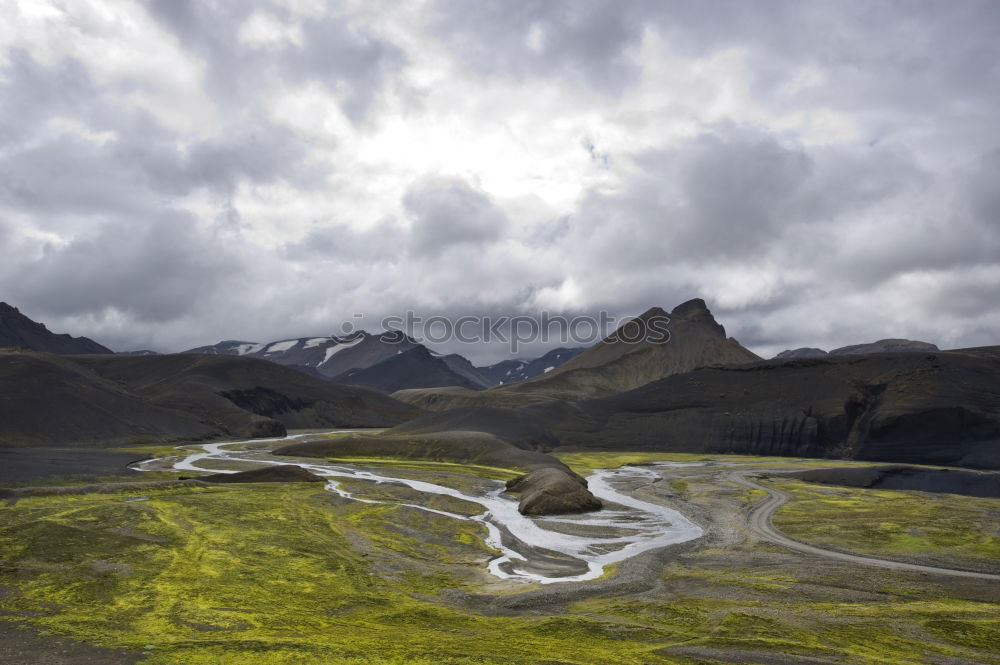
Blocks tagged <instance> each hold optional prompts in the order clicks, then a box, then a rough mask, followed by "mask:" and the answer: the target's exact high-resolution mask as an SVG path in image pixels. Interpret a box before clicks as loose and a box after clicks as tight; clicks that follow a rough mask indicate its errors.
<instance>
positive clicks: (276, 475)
mask: <svg viewBox="0 0 1000 665" xmlns="http://www.w3.org/2000/svg"><path fill="white" fill-rule="evenodd" d="M196 480H200V481H202V482H206V483H325V482H326V480H324V479H323V478H322V477H321V476H317V475H316V474H315V473H313V472H312V471H309V470H308V469H303V468H302V467H301V466H296V465H294V464H274V465H271V466H265V467H262V468H260V469H251V470H249V471H239V472H237V473H213V474H211V475H208V476H198V477H197V479H196Z"/></svg>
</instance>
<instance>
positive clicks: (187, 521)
mask: <svg viewBox="0 0 1000 665" xmlns="http://www.w3.org/2000/svg"><path fill="white" fill-rule="evenodd" d="M130 498H133V499H134V498H144V499H145V500H142V501H127V499H130ZM0 524H2V525H3V527H2V529H0V556H2V559H3V566H2V568H0V584H5V585H11V586H14V587H16V588H18V589H19V590H20V592H21V593H20V594H11V595H8V596H7V597H5V598H4V599H3V600H2V601H0V609H2V610H3V611H4V612H5V613H8V616H7V619H8V620H18V621H25V622H30V623H31V624H33V625H34V626H36V627H39V628H42V629H45V630H48V631H51V632H54V633H58V634H64V635H68V636H70V637H73V638H77V639H80V640H83V641H86V642H89V643H92V644H97V645H105V646H112V647H116V648H132V649H138V650H145V651H146V653H147V657H146V658H145V660H144V661H143V662H144V663H147V664H149V665H167V664H173V665H179V664H181V663H185V664H187V665H201V664H205V665H208V664H211V665H225V664H227V663H239V664H240V665H256V664H261V665H264V664H266V665H276V664H285V663H288V664H293V663H294V664H295V665H303V664H305V665H308V664H311V663H316V664H319V663H323V664H326V663H347V664H354V663H366V664H375V663H380V664H381V663H389V664H391V663H427V664H430V663H480V664H488V663H498V664H500V663H505V664H507V663H509V664H521V663H523V664H525V665H527V664H528V663H537V662H539V660H562V661H564V662H577V663H594V664H595V665H596V664H601V663H607V664H609V665H610V664H622V663H624V664H628V663H634V664H636V665H638V664H640V663H647V662H666V661H662V660H659V659H657V658H655V657H652V656H650V654H649V651H650V650H651V649H652V648H654V647H655V646H656V645H655V644H650V643H648V642H646V641H645V640H640V641H637V642H633V643H628V644H622V643H620V642H617V641H612V640H615V639H616V638H618V637H621V636H630V635H631V634H632V632H633V631H631V629H630V628H628V627H624V628H622V629H621V630H617V629H616V628H614V627H613V626H611V625H607V624H606V622H603V621H596V620H593V619H586V618H582V617H581V618H577V619H574V629H573V630H570V631H562V630H558V628H559V625H560V624H559V621H560V620H551V619H539V618H516V617H484V616H478V615H476V614H474V613H470V612H467V611H462V610H460V609H454V608H451V607H448V606H446V605H445V604H444V603H442V602H441V601H439V600H437V596H436V594H437V592H438V591H439V590H441V589H442V588H448V587H461V586H463V585H469V584H476V583H479V582H482V581H484V580H483V568H484V566H485V561H486V559H487V558H488V557H489V556H490V555H491V552H490V551H489V550H487V549H486V548H485V547H484V546H483V544H482V542H483V536H484V535H485V530H484V529H483V527H481V526H480V525H478V524H475V523H472V522H466V521H460V520H454V519H449V518H447V517H443V516H437V515H433V514H430V513H427V512H426V511H420V510H416V509H412V508H405V507H400V506H392V505H371V504H362V503H354V502H339V501H334V500H332V499H331V496H330V495H329V494H325V493H323V492H317V490H316V488H315V486H307V485H300V484H296V485H259V486H240V487H237V486H230V487H219V488H177V489H171V490H158V491H156V492H150V493H147V494H144V495H142V496H141V497H138V496H129V495H86V496H70V497H40V498H31V499H24V500H21V501H19V502H18V503H17V504H16V505H14V506H4V507H2V508H0ZM650 637H656V635H654V634H652V633H651V634H650Z"/></svg>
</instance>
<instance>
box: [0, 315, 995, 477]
mask: <svg viewBox="0 0 1000 665" xmlns="http://www.w3.org/2000/svg"><path fill="white" fill-rule="evenodd" d="M668 320H669V325H668V326H667V330H668V331H669V336H664V335H662V334H659V333H661V332H663V328H662V325H663V324H664V323H665V322H667V321H668ZM0 324H2V326H3V327H2V328H0V330H2V332H3V335H4V337H3V338H2V339H3V340H4V343H6V344H7V345H8V346H15V347H22V348H23V347H26V346H31V345H38V346H42V347H46V348H47V349H67V348H74V349H75V348H82V349H84V350H85V351H86V352H88V353H90V355H57V354H56V353H53V352H34V351H25V350H19V349H7V350H4V351H0V360H2V362H0V398H2V399H0V446H108V445H116V444H121V443H125V442H138V441H169V440H179V439H180V440H199V439H211V438H216V437H221V436H234V437H235V436H238V437H259V436H277V435H280V434H281V433H283V432H284V431H285V430H286V428H318V427H339V426H346V427H364V426H390V425H397V426H396V427H394V428H393V429H392V430H390V431H388V432H386V433H384V434H380V435H363V436H362V435H359V436H357V437H353V438H351V437H346V438H343V439H341V438H338V439H337V440H335V441H334V440H329V441H323V442H320V443H317V444H315V445H314V446H313V447H312V448H310V451H309V454H316V455H321V456H322V455H330V454H334V452H336V451H337V450H339V451H341V452H343V451H344V450H351V451H354V452H355V453H357V454H393V455H404V456H405V455H416V456H424V457H430V458H433V459H451V460H454V461H472V462H476V463H488V464H497V465H501V466H503V465H507V464H510V465H512V468H526V469H530V468H536V467H539V466H548V467H553V465H555V467H558V468H563V467H561V465H559V463H558V462H557V461H556V460H555V459H554V458H551V457H550V456H549V455H547V454H546V453H547V452H548V451H551V450H558V449H560V448H563V447H569V446H572V447H579V448H584V449H592V450H611V451H629V450H660V451H686V452H711V453H749V454H757V455H793V456H812V457H847V458H856V459H867V460H879V461H892V462H914V463H931V464H955V465H965V466H980V467H988V468H997V467H1000V364H998V363H1000V347H984V348H979V349H964V350H957V351H938V350H937V347H935V346H934V345H931V344H928V343H925V342H914V341H910V340H898V339H887V340H880V341H878V342H874V343H872V344H866V345H855V346H852V347H843V348H841V349H835V350H834V351H832V352H830V353H826V352H824V351H822V350H817V349H798V350H795V351H790V352H788V354H786V355H785V356H784V357H781V358H777V359H773V360H768V361H763V360H761V359H760V358H758V357H757V356H756V355H755V354H754V353H752V352H751V351H749V350H748V349H746V348H744V347H743V346H741V345H740V344H739V342H737V341H736V340H735V339H733V338H730V337H727V336H726V331H725V328H723V326H722V325H720V324H719V323H718V322H717V321H716V320H715V318H714V317H713V316H712V313H711V312H710V311H709V309H708V307H707V305H706V304H705V302H704V301H702V300H700V299H694V300H689V301H687V302H685V303H682V304H681V305H678V306H677V307H675V308H674V309H673V310H672V311H670V312H667V311H665V310H663V309H660V308H656V307H654V308H652V309H650V310H648V311H647V312H645V313H644V314H642V315H641V316H639V317H637V318H636V319H634V320H632V321H630V322H629V323H627V324H625V325H623V326H622V327H620V328H619V329H618V330H616V331H615V332H614V333H613V334H612V335H609V336H608V337H607V338H605V339H603V340H601V341H600V342H598V343H597V344H595V345H594V346H592V347H590V348H588V349H586V350H584V351H582V352H581V351H579V350H578V349H563V350H559V349H557V350H556V351H553V352H551V353H550V354H547V355H546V356H543V357H542V358H539V359H537V360H535V361H510V362H506V363H498V364H496V365H491V366H489V367H485V368H476V367H473V366H472V364H471V363H469V362H468V360H466V359H465V358H463V357H461V356H458V355H440V354H437V353H434V352H433V351H430V350H429V349H427V348H426V347H424V346H423V345H421V344H419V343H417V342H416V341H414V340H413V339H411V338H409V337H406V336H401V335H399V334H398V333H382V334H379V335H373V334H369V333H366V332H357V333H353V334H351V335H347V336H344V337H341V338H336V337H311V338H299V339H288V340H281V341H278V342H271V343H267V344H258V343H252V342H240V341H227V342H222V343H220V344H216V345H212V346H209V347H200V348H198V349H192V350H191V351H190V352H188V353H184V354H167V355H141V354H139V355H119V354H112V353H110V352H109V351H108V350H107V349H105V348H104V347H102V346H100V345H97V344H96V343H94V342H92V341H91V340H86V339H80V338H72V337H70V336H68V335H55V334H53V333H51V332H49V331H48V330H47V329H46V328H45V327H44V326H43V325H41V324H37V323H35V322H33V321H31V320H30V319H28V318H27V317H25V316H24V315H22V314H21V313H20V312H18V311H17V310H16V309H14V308H12V307H10V306H6V305H5V306H3V307H0ZM11 342H13V343H11ZM140 353H141V352H140ZM514 362H516V364H514ZM283 365H284V366H283ZM307 374H311V375H312V376H309V375H307ZM507 379H512V380H513V379H519V380H517V381H515V382H513V383H507ZM501 381H502V382H503V384H502V385H494V384H496V383H499V382H501ZM334 382H345V383H353V384H355V385H339V384H338V383H334ZM490 386H493V387H490ZM365 387H371V388H375V389H377V390H379V391H382V392H388V391H393V390H395V391H396V392H394V393H393V396H394V397H396V398H398V399H399V400H402V401H397V399H393V397H390V396H388V395H384V394H380V393H379V392H375V391H373V390H367V389H365ZM404 402H405V403H404ZM436 412H437V413H436ZM335 449H336V450H335ZM331 451H333V452H331ZM299 452H302V453H303V454H305V452H306V451H299ZM564 470H565V469H564ZM563 480H565V479H563Z"/></svg>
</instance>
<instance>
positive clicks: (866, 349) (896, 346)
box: [775, 339, 938, 359]
mask: <svg viewBox="0 0 1000 665" xmlns="http://www.w3.org/2000/svg"><path fill="white" fill-rule="evenodd" d="M937 350H938V348H937V346H936V345H934V344H931V343H930V342H917V341H914V340H911V339H880V340H879V341H877V342H870V343H868V344H852V345H851V346H842V347H840V348H839V349H834V350H833V351H830V352H829V353H827V352H826V351H824V350H823V349H815V348H809V347H805V348H801V349H789V350H787V351H782V352H781V353H779V354H778V355H776V356H775V358H776V359H777V358H784V359H790V358H822V357H823V356H827V355H830V356H856V355H862V354H866V353H922V352H927V351H937Z"/></svg>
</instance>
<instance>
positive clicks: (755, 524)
mask: <svg viewBox="0 0 1000 665" xmlns="http://www.w3.org/2000/svg"><path fill="white" fill-rule="evenodd" d="M747 473H748V472H746V471H734V472H732V473H730V474H729V480H732V481H733V482H735V483H739V484H740V485H743V486H745V487H749V488H750V489H755V490H762V491H764V492H767V495H768V496H767V499H765V500H764V501H763V502H761V503H760V504H759V505H757V506H754V508H753V510H752V511H751V512H750V516H749V518H748V526H749V527H750V531H751V533H753V534H754V535H755V536H757V537H758V538H760V539H761V540H766V541H768V542H771V543H774V544H776V545H781V546H782V547H787V548H789V549H793V550H796V551H798V552H802V553H804V554H812V555H815V556H821V557H826V558H828V559H837V560H838V561H844V562H847V563H855V564H860V565H863V566H879V567H881V568H888V569H890V570H903V571H910V572H916V573H925V574H930V575H949V576H952V577H973V578H976V579H984V580H993V581H997V582H1000V575H991V574H990V573H980V572H975V571H971V570H960V569H957V568H938V567H935V566H921V565H919V564H915V563H904V562H902V561H891V560H889V559H879V558H876V557H871V556H862V555H859V554H848V553H846V552H838V551H835V550H825V549H822V548H820V547H814V546H812V545H807V544H805V543H800V542H799V541H797V540H793V539H791V538H789V537H788V536H786V535H784V534H783V533H781V532H780V531H778V530H777V529H776V528H775V527H774V524H773V523H772V522H771V518H772V517H773V515H774V513H775V512H776V511H777V510H778V509H779V508H781V507H782V506H783V505H785V503H787V502H788V500H789V499H790V497H789V496H788V494H786V493H784V492H782V491H781V490H777V489H774V488H773V487H765V486H764V485H760V484H758V483H755V482H754V481H752V480H750V479H748V478H747V477H746V474H747Z"/></svg>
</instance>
